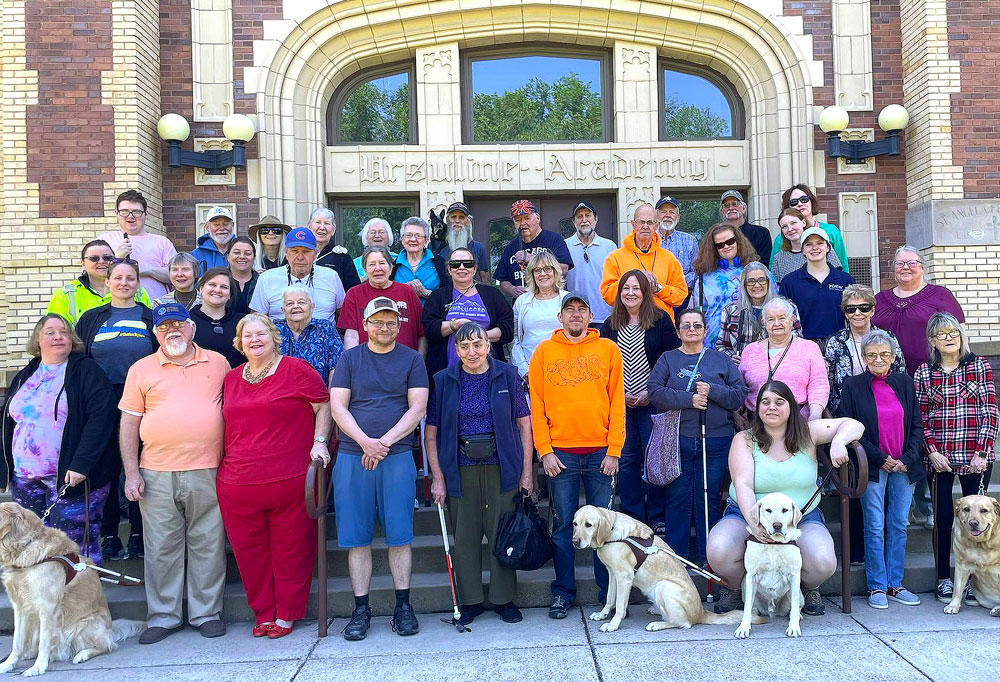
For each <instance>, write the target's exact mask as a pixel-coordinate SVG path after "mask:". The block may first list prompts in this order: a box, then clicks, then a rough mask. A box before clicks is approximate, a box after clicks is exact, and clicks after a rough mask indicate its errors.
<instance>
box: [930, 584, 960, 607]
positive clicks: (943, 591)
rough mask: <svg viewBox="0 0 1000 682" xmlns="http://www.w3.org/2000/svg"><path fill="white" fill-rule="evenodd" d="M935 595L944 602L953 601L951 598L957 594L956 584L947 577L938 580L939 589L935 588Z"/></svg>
mask: <svg viewBox="0 0 1000 682" xmlns="http://www.w3.org/2000/svg"><path fill="white" fill-rule="evenodd" d="M934 596H935V598H937V600H938V601H939V602H941V603H943V604H948V603H951V598H952V597H954V596H955V584H954V583H953V582H951V580H949V579H948V578H945V579H944V580H942V581H940V582H938V586H937V589H936V590H934Z"/></svg>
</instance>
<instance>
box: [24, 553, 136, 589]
mask: <svg viewBox="0 0 1000 682" xmlns="http://www.w3.org/2000/svg"><path fill="white" fill-rule="evenodd" d="M48 562H52V563H55V564H59V565H60V566H62V569H63V571H64V572H65V573H66V584H67V585H69V584H70V581H72V580H73V578H75V577H76V576H77V574H79V573H83V572H84V571H86V570H87V569H88V568H89V569H91V570H93V571H97V573H98V574H100V576H101V580H103V581H104V582H106V583H111V584H112V585H128V586H137V585H142V584H143V581H142V578H133V577H132V576H128V575H125V574H124V573H119V572H118V571H112V570H110V569H107V568H101V567H100V566H97V565H95V564H88V563H86V562H85V561H83V560H81V559H80V555H79V554H77V553H76V552H68V553H66V554H58V555H56V556H50V557H49V558H48V559H42V560H41V561H39V562H38V563H37V564H35V566H41V565H42V564H44V563H48Z"/></svg>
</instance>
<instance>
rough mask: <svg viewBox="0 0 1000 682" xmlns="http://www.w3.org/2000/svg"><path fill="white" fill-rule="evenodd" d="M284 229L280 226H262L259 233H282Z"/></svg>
mask: <svg viewBox="0 0 1000 682" xmlns="http://www.w3.org/2000/svg"><path fill="white" fill-rule="evenodd" d="M283 232H284V230H283V229H281V228H280V227H262V228H260V229H259V230H257V234H281V233H283Z"/></svg>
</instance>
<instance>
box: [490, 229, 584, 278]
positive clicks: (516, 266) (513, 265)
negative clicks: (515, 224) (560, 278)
mask: <svg viewBox="0 0 1000 682" xmlns="http://www.w3.org/2000/svg"><path fill="white" fill-rule="evenodd" d="M544 250H548V251H551V252H552V254H553V255H554V256H555V257H556V260H557V261H559V262H560V263H565V264H566V265H568V266H569V267H570V269H572V268H573V257H572V256H571V255H570V254H569V249H568V248H566V242H565V241H563V238H562V237H560V236H559V235H558V234H556V233H555V232H553V231H552V230H542V231H541V232H539V233H538V236H537V237H535V238H534V240H532V241H530V242H523V241H521V238H520V237H514V238H513V239H511V240H510V241H509V242H507V246H505V247H504V249H503V254H502V255H501V256H500V262H499V263H497V269H496V270H495V271H494V272H493V277H494V278H495V279H496V280H497V281H498V282H510V283H511V284H513V285H514V286H518V287H523V286H524V268H522V267H521V264H520V263H518V262H516V261H515V260H514V254H515V253H517V252H518V251H524V253H525V257H526V260H525V265H527V262H528V260H530V259H531V257H532V256H534V255H535V254H536V253H538V252H539V251H544Z"/></svg>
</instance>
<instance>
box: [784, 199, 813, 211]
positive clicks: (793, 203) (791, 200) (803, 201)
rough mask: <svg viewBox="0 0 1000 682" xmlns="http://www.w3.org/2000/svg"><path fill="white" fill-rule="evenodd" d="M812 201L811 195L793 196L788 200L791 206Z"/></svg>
mask: <svg viewBox="0 0 1000 682" xmlns="http://www.w3.org/2000/svg"><path fill="white" fill-rule="evenodd" d="M810 201H812V200H811V199H810V198H809V197H793V198H791V199H789V200H788V206H789V208H790V207H792V206H798V205H799V204H808V203H809V202H810Z"/></svg>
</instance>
